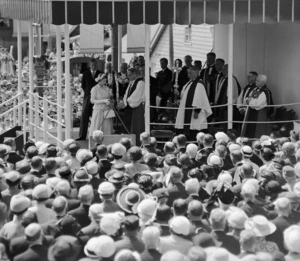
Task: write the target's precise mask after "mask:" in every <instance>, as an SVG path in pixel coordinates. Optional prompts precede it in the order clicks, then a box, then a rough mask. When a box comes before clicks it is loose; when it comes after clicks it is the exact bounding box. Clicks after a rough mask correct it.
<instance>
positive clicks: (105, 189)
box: [98, 181, 115, 195]
mask: <svg viewBox="0 0 300 261" xmlns="http://www.w3.org/2000/svg"><path fill="white" fill-rule="evenodd" d="M114 191H115V186H114V185H113V184H112V183H110V182H108V181H105V182H102V183H101V184H100V185H99V188H98V193H99V194H102V195H103V194H112V193H113V192H114Z"/></svg>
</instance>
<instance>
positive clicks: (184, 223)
mask: <svg viewBox="0 0 300 261" xmlns="http://www.w3.org/2000/svg"><path fill="white" fill-rule="evenodd" d="M169 227H170V229H172V230H173V231H174V232H175V233H176V234H180V235H184V236H187V235H188V234H189V233H190V228H191V223H190V221H189V220H188V219H187V218H186V217H184V216H176V217H173V218H172V219H171V220H170V222H169Z"/></svg>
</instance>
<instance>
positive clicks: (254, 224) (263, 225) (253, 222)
mask: <svg viewBox="0 0 300 261" xmlns="http://www.w3.org/2000/svg"><path fill="white" fill-rule="evenodd" d="M245 229H249V230H252V231H253V232H254V233H255V235H256V236H257V237H265V236H268V235H271V234H273V233H274V232H275V231H276V226H275V225H274V224H273V223H272V222H270V221H269V220H268V219H267V218H266V217H264V216H261V215H257V216H254V217H252V218H249V219H248V220H246V222H245Z"/></svg>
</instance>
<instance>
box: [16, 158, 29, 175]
mask: <svg viewBox="0 0 300 261" xmlns="http://www.w3.org/2000/svg"><path fill="white" fill-rule="evenodd" d="M30 170H31V167H30V164H29V163H28V162H27V161H25V160H22V161H19V162H17V163H16V171H18V172H19V173H20V174H21V175H24V174H27V173H29V172H30Z"/></svg>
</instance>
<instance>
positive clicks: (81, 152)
mask: <svg viewBox="0 0 300 261" xmlns="http://www.w3.org/2000/svg"><path fill="white" fill-rule="evenodd" d="M87 155H90V156H91V157H93V153H92V152H90V151H89V150H87V149H80V150H78V151H77V153H76V159H77V160H78V161H79V162H82V160H83V159H84V158H85V157H86V156H87Z"/></svg>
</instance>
